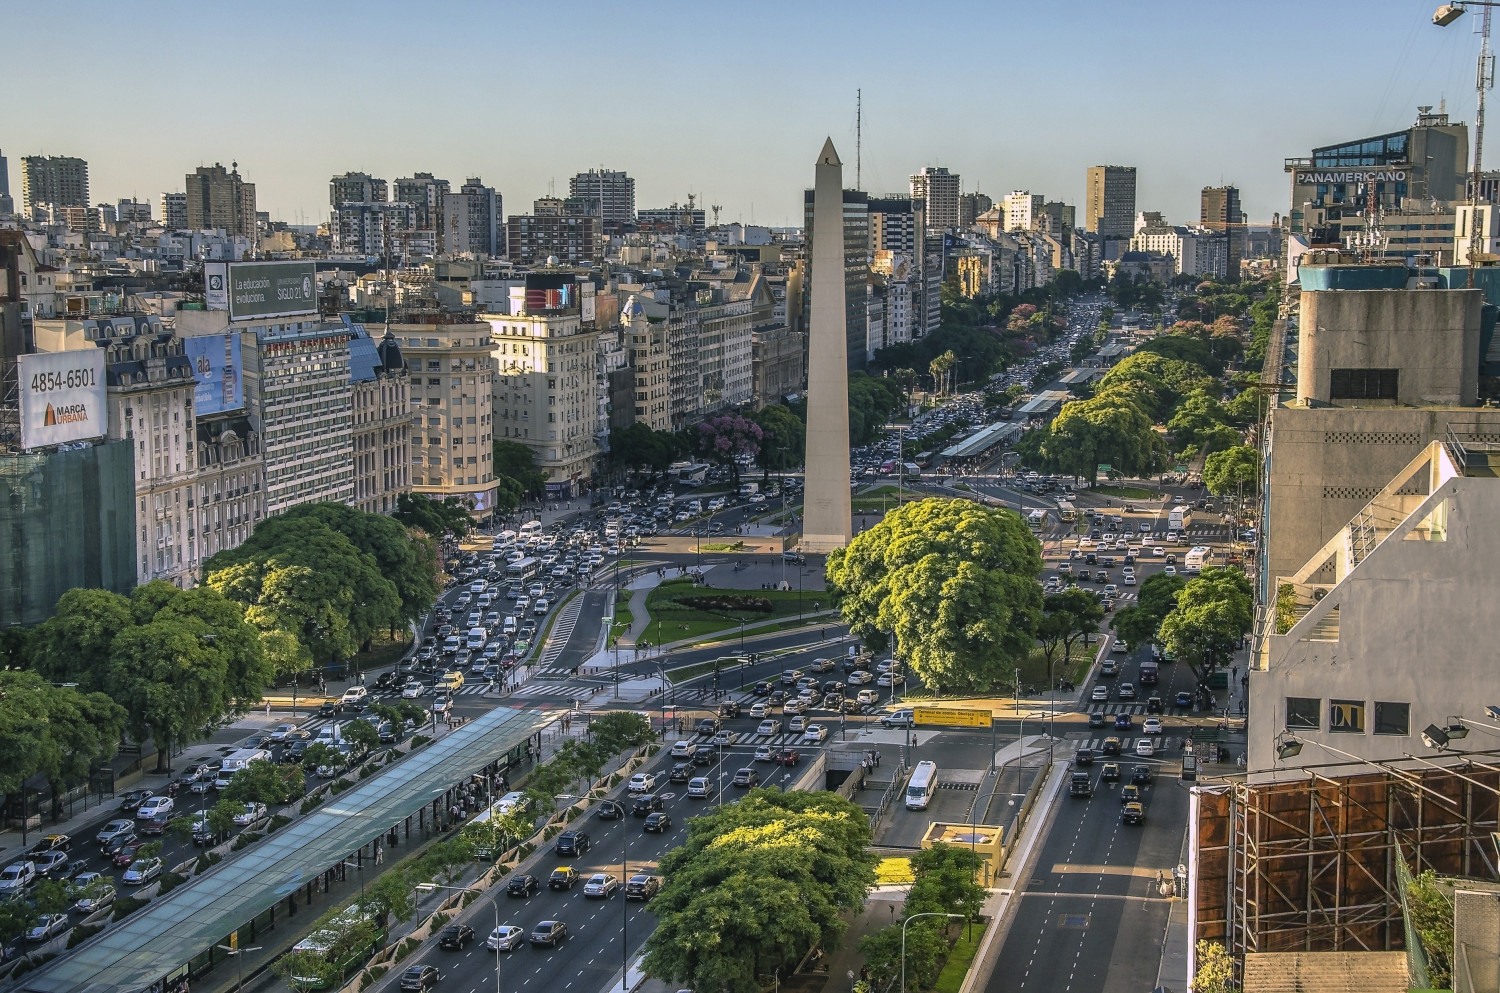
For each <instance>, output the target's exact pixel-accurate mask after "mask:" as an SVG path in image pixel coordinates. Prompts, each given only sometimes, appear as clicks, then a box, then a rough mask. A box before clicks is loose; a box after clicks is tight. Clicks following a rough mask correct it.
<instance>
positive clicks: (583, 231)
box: [505, 197, 602, 266]
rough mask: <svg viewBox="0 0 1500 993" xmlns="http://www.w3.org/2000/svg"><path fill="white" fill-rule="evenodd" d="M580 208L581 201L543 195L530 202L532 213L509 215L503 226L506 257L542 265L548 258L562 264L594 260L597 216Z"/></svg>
mask: <svg viewBox="0 0 1500 993" xmlns="http://www.w3.org/2000/svg"><path fill="white" fill-rule="evenodd" d="M582 209H583V205H582V204H579V203H575V202H573V201H563V200H559V199H558V198H556V197H543V198H542V199H540V200H537V201H536V202H535V203H534V204H532V213H530V214H515V215H512V216H511V218H510V219H509V220H508V221H507V222H506V226H505V245H506V250H507V252H508V253H509V256H510V260H511V261H512V262H515V263H517V264H519V265H542V264H544V263H546V262H547V260H548V259H549V258H556V259H557V262H558V264H559V265H564V266H579V265H592V264H594V263H596V262H598V261H599V260H600V257H601V254H602V243H601V241H602V240H601V229H600V224H599V218H597V217H593V216H590V215H588V214H584V213H582Z"/></svg>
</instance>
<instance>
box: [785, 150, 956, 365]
mask: <svg viewBox="0 0 1500 993" xmlns="http://www.w3.org/2000/svg"><path fill="white" fill-rule="evenodd" d="M831 148H832V146H831V145H830V146H828V148H825V150H824V152H825V155H826V154H827V152H828V151H830V150H831ZM834 158H835V160H837V158H838V156H837V155H835V156H834ZM819 162H820V163H821V162H822V159H821V158H820V159H819ZM840 169H841V171H842V166H840ZM815 192H816V191H815V190H807V191H805V193H804V194H803V218H802V221H803V229H802V230H803V231H804V233H805V238H806V240H807V260H806V261H807V265H806V267H805V268H804V277H803V284H802V286H803V290H802V310H803V323H802V326H803V327H806V328H811V327H812V313H813V307H814V306H815V305H816V304H815V302H814V300H813V294H814V292H815V290H816V287H817V286H818V285H819V284H818V283H817V282H816V280H815V279H814V277H813V267H814V266H815V265H816V264H817V260H818V258H819V255H818V251H817V233H816V231H815V230H814V213H815V211H814V203H813V199H814V193H815ZM869 201H870V197H869V194H867V193H865V192H864V191H862V190H845V191H844V201H843V202H844V207H843V217H844V231H843V238H842V241H843V262H844V293H843V303H844V329H845V337H846V339H847V341H846V344H845V351H844V352H843V353H842V354H843V355H844V356H845V359H846V360H847V361H848V363H849V367H850V368H851V369H863V368H864V365H865V342H866V339H867V338H868V329H867V327H866V325H867V322H868V320H869V315H868V313H867V312H866V306H865V296H866V294H867V293H868V289H867V287H868V285H869V281H870V209H869V207H870V203H869ZM954 204H955V209H957V201H956V200H955V201H954ZM826 216H827V215H826V213H825V217H826ZM824 257H825V258H826V257H827V256H824ZM809 368H811V367H809Z"/></svg>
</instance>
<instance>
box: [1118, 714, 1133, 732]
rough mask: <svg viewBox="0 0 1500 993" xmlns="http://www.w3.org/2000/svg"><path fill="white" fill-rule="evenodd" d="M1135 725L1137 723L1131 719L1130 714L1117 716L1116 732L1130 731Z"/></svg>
mask: <svg viewBox="0 0 1500 993" xmlns="http://www.w3.org/2000/svg"><path fill="white" fill-rule="evenodd" d="M1134 725H1135V721H1134V720H1133V719H1132V718H1131V716H1130V715H1129V714H1116V715H1115V730H1116V731H1129V730H1130V729H1131V728H1132V727H1133V726H1134Z"/></svg>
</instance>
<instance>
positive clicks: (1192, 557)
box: [1182, 545, 1212, 572]
mask: <svg viewBox="0 0 1500 993" xmlns="http://www.w3.org/2000/svg"><path fill="white" fill-rule="evenodd" d="M1210 554H1212V552H1211V550H1210V549H1209V548H1208V546H1206V545H1195V546H1193V547H1192V548H1190V549H1188V553H1187V555H1186V556H1185V557H1184V558H1183V560H1182V571H1183V572H1202V571H1203V564H1204V563H1205V562H1206V561H1207V560H1208V557H1209V555H1210Z"/></svg>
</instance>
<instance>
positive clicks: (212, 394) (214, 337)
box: [182, 334, 245, 416]
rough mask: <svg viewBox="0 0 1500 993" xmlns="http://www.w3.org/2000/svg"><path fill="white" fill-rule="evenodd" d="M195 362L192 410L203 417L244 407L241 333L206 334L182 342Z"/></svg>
mask: <svg viewBox="0 0 1500 993" xmlns="http://www.w3.org/2000/svg"><path fill="white" fill-rule="evenodd" d="M182 345H183V348H184V350H185V351H186V352H187V356H188V358H189V359H190V360H191V361H192V363H193V378H194V379H196V380H197V381H198V385H197V386H195V387H194V388H193V410H194V411H195V412H197V413H198V414H199V415H200V416H201V415H204V414H220V413H223V412H224V411H226V410H238V409H240V408H241V407H243V406H244V405H245V394H244V377H243V375H242V372H241V370H243V369H244V366H242V365H241V364H240V336H239V335H238V334H205V335H197V336H195V337H191V338H184V339H183V340H182Z"/></svg>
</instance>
